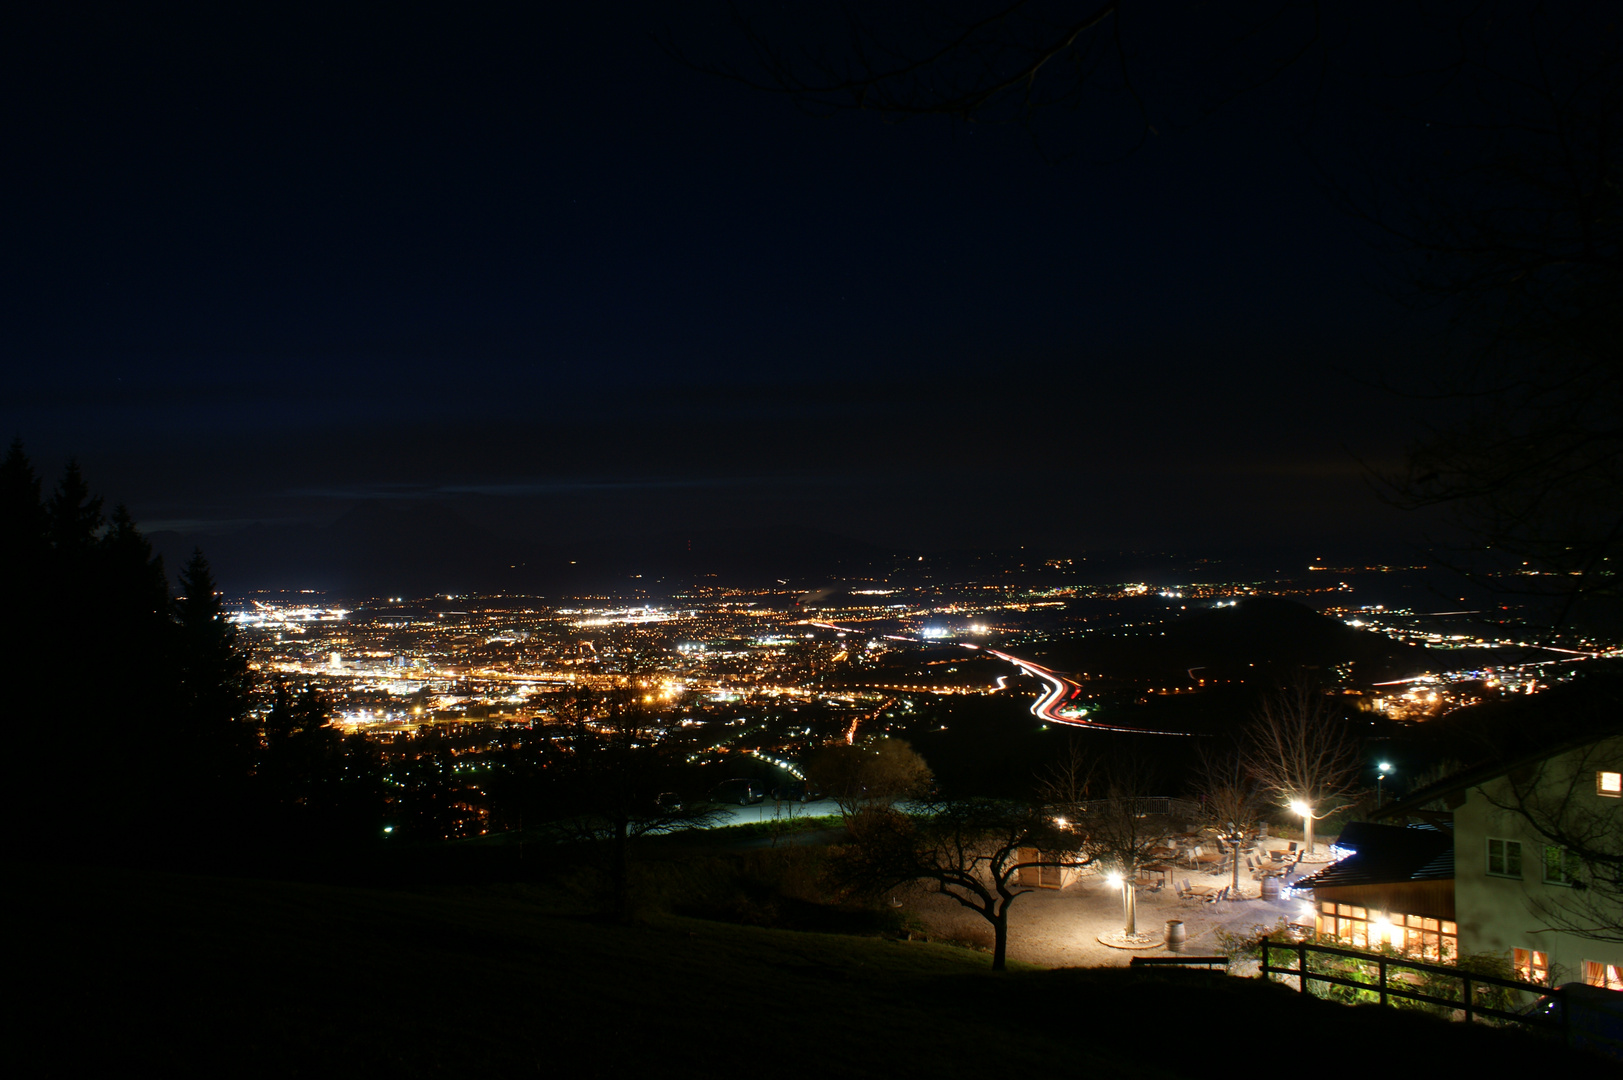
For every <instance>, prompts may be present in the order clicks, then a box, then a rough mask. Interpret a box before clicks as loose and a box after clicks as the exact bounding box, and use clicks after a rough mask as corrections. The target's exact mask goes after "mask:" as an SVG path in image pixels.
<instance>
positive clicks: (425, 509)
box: [152, 500, 513, 597]
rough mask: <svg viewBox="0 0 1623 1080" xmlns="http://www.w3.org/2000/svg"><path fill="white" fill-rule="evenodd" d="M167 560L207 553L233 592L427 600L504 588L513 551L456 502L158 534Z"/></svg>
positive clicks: (385, 505) (371, 506) (382, 504)
mask: <svg viewBox="0 0 1623 1080" xmlns="http://www.w3.org/2000/svg"><path fill="white" fill-rule="evenodd" d="M152 543H153V546H154V547H155V548H157V550H158V551H159V552H161V553H162V554H164V556H165V559H166V561H167V560H168V559H169V558H170V557H171V556H170V553H171V552H172V551H173V552H181V551H187V550H190V548H191V547H193V546H203V547H205V548H206V549H207V550H208V551H209V553H210V556H211V560H212V562H213V565H214V566H215V567H216V570H217V574H218V577H219V580H220V581H222V582H226V583H228V587H229V588H231V589H232V590H233V591H237V590H242V591H248V590H253V589H301V588H302V589H321V590H325V591H327V592H329V593H331V594H334V595H337V596H356V597H360V596H382V595H389V594H396V595H416V596H423V595H428V594H430V593H436V592H466V591H473V590H478V589H485V588H498V587H500V581H501V578H502V576H503V575H502V574H501V570H502V569H504V568H506V566H507V565H508V564H509V563H510V562H511V561H513V560H511V559H509V560H507V561H504V555H505V554H507V552H505V551H504V548H506V547H508V545H505V544H503V543H502V541H501V540H500V539H499V538H498V537H497V536H496V535H495V534H493V533H491V532H489V531H488V530H485V529H481V528H479V527H477V526H475V525H472V524H470V523H469V522H467V521H466V520H464V519H463V518H462V516H461V515H460V514H458V513H457V512H456V511H455V510H454V509H453V508H452V507H451V506H450V505H449V504H443V503H424V502H399V503H393V502H387V501H383V500H369V501H366V502H362V503H358V504H356V505H355V506H354V507H353V508H351V509H350V510H349V511H348V512H346V513H345V514H344V515H343V516H342V517H340V518H339V519H338V520H337V521H334V522H333V523H332V524H330V525H326V526H317V525H305V524H301V525H263V524H254V525H250V526H248V527H247V528H245V529H241V530H239V531H237V532H233V533H223V534H218V535H211V536H202V537H199V536H189V535H185V534H180V533H173V532H165V533H154V534H153V536H152Z"/></svg>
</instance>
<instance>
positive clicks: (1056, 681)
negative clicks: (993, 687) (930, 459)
mask: <svg viewBox="0 0 1623 1080" xmlns="http://www.w3.org/2000/svg"><path fill="white" fill-rule="evenodd" d="M806 622H807V624H808V625H811V626H817V627H821V628H822V629H824V630H838V631H840V632H841V633H845V634H860V633H862V632H863V631H861V630H858V629H857V628H856V627H854V626H838V625H836V624H834V623H830V622H818V621H816V620H815V619H807V620H806ZM884 637H886V638H888V639H890V640H892V641H911V642H916V643H918V644H920V645H923V644H927V642H925V641H924V640H923V639H922V638H916V637H911V638H909V637H900V636H898V635H896V634H885V635H884ZM958 645H959V647H960V648H964V649H974V650H975V651H977V652H986V653H989V654H990V655H992V656H995V657H997V658H998V659H999V660H1002V661H1004V662H1005V663H1010V664H1013V665H1014V666H1015V667H1017V668H1019V669H1020V670H1021V671H1023V672H1025V673H1026V674H1027V675H1033V676H1036V677H1037V678H1039V679H1041V680H1042V681H1043V682H1045V683H1047V684H1048V689H1047V690H1045V691H1044V692H1043V695H1042V696H1041V697H1039V698H1038V699H1037V700H1036V701H1035V702H1033V703H1032V706H1031V715H1033V716H1035V717H1036V718H1037V719H1039V720H1046V721H1048V722H1049V723H1053V724H1064V725H1065V726H1066V727H1074V728H1082V729H1083V730H1085V731H1118V732H1122V733H1125V734H1131V735H1178V736H1182V737H1185V738H1196V737H1197V735H1196V733H1195V732H1193V731H1156V730H1154V729H1152V728H1136V727H1118V726H1116V725H1114V724H1101V723H1098V722H1097V721H1094V720H1089V719H1087V715H1088V711H1087V710H1086V709H1080V710H1077V711H1076V712H1074V713H1073V714H1071V715H1069V716H1067V715H1065V714H1064V713H1062V712H1060V709H1061V708H1063V707H1064V706H1065V705H1067V704H1068V703H1070V702H1071V701H1074V700H1075V699H1076V698H1078V697H1080V696H1081V694H1082V684H1081V683H1077V682H1073V681H1071V680H1070V679H1067V678H1066V677H1065V676H1063V675H1061V674H1059V673H1058V672H1054V671H1050V670H1048V669H1047V668H1045V667H1041V666H1039V665H1037V664H1033V663H1032V662H1031V661H1030V660H1022V659H1020V658H1019V657H1018V656H1010V655H1009V654H1008V653H1006V652H1000V651H999V650H997V649H989V648H988V649H983V648H982V647H981V646H979V645H975V644H972V643H970V642H968V641H960V642H959V643H958ZM1006 678H1007V677H1006V676H1003V675H999V676H998V685H997V689H998V690H1002V689H1004V688H1005V687H1006V686H1007V682H1006V681H1005V680H1006ZM852 730H853V732H854V731H855V728H854V727H853V729H852Z"/></svg>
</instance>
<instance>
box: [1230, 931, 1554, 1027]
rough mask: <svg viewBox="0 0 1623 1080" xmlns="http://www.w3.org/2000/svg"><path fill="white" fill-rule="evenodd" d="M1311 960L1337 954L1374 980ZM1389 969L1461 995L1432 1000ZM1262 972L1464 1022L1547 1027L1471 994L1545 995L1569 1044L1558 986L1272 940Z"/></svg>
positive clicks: (1538, 1018)
mask: <svg viewBox="0 0 1623 1080" xmlns="http://www.w3.org/2000/svg"><path fill="white" fill-rule="evenodd" d="M1270 953H1272V956H1270ZM1281 954H1284V955H1286V956H1294V957H1295V959H1296V966H1295V967H1278V966H1276V965H1275V964H1274V963H1273V962H1272V959H1273V957H1279V956H1281ZM1311 956H1337V957H1342V958H1344V959H1348V960H1356V961H1358V962H1360V963H1361V964H1363V965H1364V966H1365V971H1366V972H1367V971H1368V969H1369V968H1371V967H1373V968H1374V969H1375V981H1374V982H1360V981H1359V980H1357V979H1347V978H1343V977H1341V976H1339V975H1330V974H1327V973H1325V972H1320V971H1313V970H1312V969H1311V968H1310V967H1309V964H1308V958H1309V957H1311ZM1394 969H1396V970H1397V971H1399V972H1402V971H1422V972H1428V973H1430V974H1432V975H1440V976H1443V977H1445V978H1447V979H1451V980H1457V981H1458V982H1459V983H1460V996H1459V997H1457V998H1445V997H1437V996H1436V995H1434V994H1424V993H1421V992H1419V991H1418V990H1416V989H1414V987H1413V986H1412V985H1411V984H1409V983H1407V982H1401V981H1400V982H1396V983H1394V981H1393V980H1392V979H1391V978H1389V977H1388V973H1389V972H1391V971H1393V970H1394ZM1262 972H1263V975H1264V976H1265V977H1267V978H1272V977H1273V976H1275V975H1291V976H1295V977H1296V978H1297V979H1298V980H1299V989H1300V990H1301V991H1302V993H1304V994H1305V993H1307V992H1308V983H1309V982H1323V983H1332V984H1334V985H1336V986H1348V987H1353V988H1355V989H1358V990H1367V991H1369V992H1371V993H1373V994H1375V995H1377V996H1378V997H1379V999H1380V1003H1381V1004H1382V1005H1389V1004H1391V1001H1390V999H1391V998H1403V999H1406V1000H1409V1001H1422V1002H1425V1003H1427V1004H1430V1005H1440V1006H1442V1007H1444V1008H1447V1009H1453V1010H1454V1011H1455V1012H1463V1013H1464V1014H1465V1022H1466V1023H1468V1024H1469V1023H1472V1022H1473V1021H1475V1020H1476V1019H1477V1018H1478V1017H1493V1018H1495V1019H1499V1020H1509V1021H1513V1022H1515V1023H1519V1024H1527V1025H1530V1026H1533V1027H1539V1028H1545V1029H1548V1028H1549V1026H1550V1025H1549V1020H1548V1018H1546V1017H1544V1016H1535V1015H1529V1014H1526V1013H1521V1012H1511V1011H1509V1010H1507V1009H1500V1008H1496V1007H1494V1006H1491V1005H1485V1004H1482V1003H1480V1002H1478V1001H1477V1000H1476V992H1477V990H1479V989H1480V988H1482V987H1490V986H1491V987H1501V988H1504V989H1507V990H1520V991H1523V992H1526V993H1531V994H1535V995H1538V996H1549V997H1553V998H1555V999H1557V1000H1558V1001H1559V1002H1560V1007H1559V1008H1558V1009H1557V1010H1556V1012H1557V1013H1559V1015H1560V1022H1559V1029H1560V1032H1561V1039H1562V1041H1563V1042H1564V1043H1566V1044H1567V1045H1569V1046H1570V1045H1572V1009H1571V1008H1569V1007H1568V1002H1567V1000H1566V995H1565V994H1564V993H1563V991H1562V990H1561V989H1560V988H1558V987H1550V986H1543V985H1541V984H1539V983H1531V982H1522V981H1520V980H1517V979H1501V978H1498V977H1497V976H1494V975H1479V974H1476V973H1475V972H1471V971H1465V970H1463V969H1461V968H1457V967H1452V966H1448V965H1443V964H1426V963H1422V962H1420V961H1418V960H1400V959H1398V958H1397V957H1395V956H1382V955H1379V954H1371V953H1366V952H1356V951H1354V950H1352V949H1337V948H1333V947H1331V946H1328V945H1309V944H1307V943H1306V942H1302V943H1300V944H1284V943H1281V942H1277V941H1275V942H1271V941H1269V940H1268V939H1267V938H1263V939H1262Z"/></svg>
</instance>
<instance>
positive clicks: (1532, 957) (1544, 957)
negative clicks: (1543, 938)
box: [1510, 949, 1550, 983]
mask: <svg viewBox="0 0 1623 1080" xmlns="http://www.w3.org/2000/svg"><path fill="white" fill-rule="evenodd" d="M1510 965H1511V967H1513V968H1515V969H1516V978H1518V979H1520V980H1522V981H1523V982H1535V983H1547V982H1549V981H1550V956H1549V954H1548V953H1541V952H1539V951H1537V950H1536V949H1511V950H1510Z"/></svg>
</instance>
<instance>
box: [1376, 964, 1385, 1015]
mask: <svg viewBox="0 0 1623 1080" xmlns="http://www.w3.org/2000/svg"><path fill="white" fill-rule="evenodd" d="M1376 966H1377V967H1379V968H1380V972H1381V1004H1382V1005H1385V1004H1386V957H1384V956H1383V957H1380V958H1379V959H1378V960H1377V961H1376Z"/></svg>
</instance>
